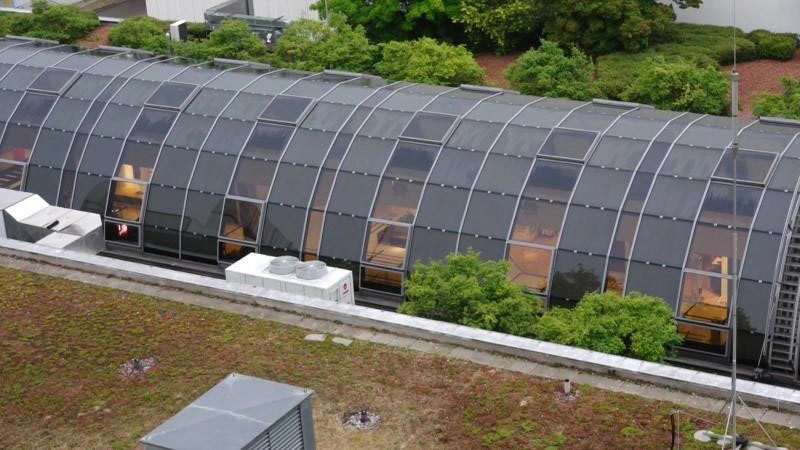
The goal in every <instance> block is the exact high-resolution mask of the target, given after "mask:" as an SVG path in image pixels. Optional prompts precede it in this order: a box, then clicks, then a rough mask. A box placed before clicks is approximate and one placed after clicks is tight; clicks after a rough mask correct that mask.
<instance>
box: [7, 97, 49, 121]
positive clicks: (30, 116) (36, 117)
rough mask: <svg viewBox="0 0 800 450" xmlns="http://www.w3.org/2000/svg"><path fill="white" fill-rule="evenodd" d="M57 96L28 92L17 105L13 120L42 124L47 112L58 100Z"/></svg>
mask: <svg viewBox="0 0 800 450" xmlns="http://www.w3.org/2000/svg"><path fill="white" fill-rule="evenodd" d="M56 98H57V97H55V96H52V95H40V94H30V93H29V94H27V95H25V97H23V98H22V101H21V102H20V103H19V106H17V110H16V111H15V112H14V116H13V117H11V122H18V123H24V124H30V125H41V124H42V122H44V119H45V117H46V116H47V113H49V112H50V108H51V107H52V106H53V103H55V101H56Z"/></svg>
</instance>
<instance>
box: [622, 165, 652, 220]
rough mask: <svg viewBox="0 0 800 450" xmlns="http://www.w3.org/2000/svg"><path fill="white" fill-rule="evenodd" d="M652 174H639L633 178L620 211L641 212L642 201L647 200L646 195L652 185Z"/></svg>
mask: <svg viewBox="0 0 800 450" xmlns="http://www.w3.org/2000/svg"><path fill="white" fill-rule="evenodd" d="M653 178H654V175H653V174H649V173H642V172H639V173H637V174H636V175H634V177H633V182H632V183H631V187H630V189H629V190H628V196H627V197H626V198H625V203H624V204H623V205H622V209H623V210H625V211H629V212H635V213H638V212H641V211H642V207H643V206H644V201H645V199H646V198H647V193H648V192H649V191H650V186H651V185H652V183H653Z"/></svg>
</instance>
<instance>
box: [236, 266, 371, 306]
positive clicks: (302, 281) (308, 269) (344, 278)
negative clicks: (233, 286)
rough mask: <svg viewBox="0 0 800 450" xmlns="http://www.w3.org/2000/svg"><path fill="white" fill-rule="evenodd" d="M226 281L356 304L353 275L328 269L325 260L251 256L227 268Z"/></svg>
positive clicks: (348, 272) (340, 270)
mask: <svg viewBox="0 0 800 450" xmlns="http://www.w3.org/2000/svg"><path fill="white" fill-rule="evenodd" d="M225 279H226V280H227V281H229V282H231V283H240V284H246V285H250V286H257V287H263V288H267V289H274V290H276V291H280V292H286V293H288V294H295V295H302V296H304V297H309V298H315V299H321V300H329V301H334V302H338V303H347V304H351V305H352V304H355V296H354V294H353V272H351V271H349V270H344V269H339V268H336V267H328V266H327V265H325V263H323V262H321V261H312V262H304V263H301V262H299V261H298V260H297V258H295V257H293V256H279V257H277V258H275V257H272V256H267V255H262V254H259V253H250V254H249V255H247V256H245V257H244V258H242V259H240V260H239V261H237V262H236V263H234V264H233V265H231V266H229V267H228V268H227V269H225Z"/></svg>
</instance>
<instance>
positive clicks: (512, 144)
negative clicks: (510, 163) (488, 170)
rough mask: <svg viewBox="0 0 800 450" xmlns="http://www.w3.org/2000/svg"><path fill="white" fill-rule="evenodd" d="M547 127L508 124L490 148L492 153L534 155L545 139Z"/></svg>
mask: <svg viewBox="0 0 800 450" xmlns="http://www.w3.org/2000/svg"><path fill="white" fill-rule="evenodd" d="M549 131H550V130H548V129H547V128H533V127H521V126H516V125H509V126H508V127H507V128H506V129H505V131H503V134H502V135H501V136H500V139H498V141H497V144H495V146H494V147H493V148H492V153H502V154H506V155H520V156H528V157H531V158H532V157H534V156H535V155H536V153H537V152H538V151H539V147H541V146H542V143H543V142H544V140H545V139H547V134H548V133H549Z"/></svg>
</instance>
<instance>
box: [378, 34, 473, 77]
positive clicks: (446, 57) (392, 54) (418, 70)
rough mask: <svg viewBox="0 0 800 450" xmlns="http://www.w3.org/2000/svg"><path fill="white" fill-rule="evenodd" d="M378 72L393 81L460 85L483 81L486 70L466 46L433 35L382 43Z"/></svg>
mask: <svg viewBox="0 0 800 450" xmlns="http://www.w3.org/2000/svg"><path fill="white" fill-rule="evenodd" d="M375 71H376V72H377V73H378V74H379V75H380V76H382V77H384V78H386V79H389V80H405V81H410V82H416V83H428V84H441V85H448V86H458V85H459V84H481V83H482V82H483V80H484V77H485V73H484V71H483V69H482V68H481V66H479V65H478V63H477V62H475V58H473V57H472V53H470V51H469V50H467V49H466V48H464V46H461V45H459V46H454V45H450V44H445V43H439V42H436V41H435V40H433V39H430V38H422V39H419V40H416V41H405V42H389V43H386V44H380V61H379V62H378V63H377V64H376V65H375Z"/></svg>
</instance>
